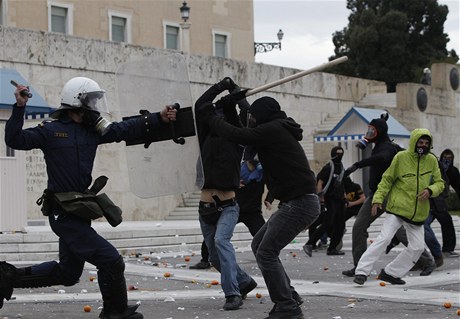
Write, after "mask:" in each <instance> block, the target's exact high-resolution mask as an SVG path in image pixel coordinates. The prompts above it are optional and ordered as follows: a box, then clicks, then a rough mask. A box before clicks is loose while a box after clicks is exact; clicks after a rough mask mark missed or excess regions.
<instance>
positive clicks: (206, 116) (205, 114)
mask: <svg viewBox="0 0 460 319" xmlns="http://www.w3.org/2000/svg"><path fill="white" fill-rule="evenodd" d="M195 113H196V116H197V120H198V121H200V122H205V123H207V122H209V120H210V119H211V118H212V117H213V116H215V115H216V112H215V110H214V105H213V104H212V102H206V103H203V104H202V105H200V106H199V107H197V108H196V110H195Z"/></svg>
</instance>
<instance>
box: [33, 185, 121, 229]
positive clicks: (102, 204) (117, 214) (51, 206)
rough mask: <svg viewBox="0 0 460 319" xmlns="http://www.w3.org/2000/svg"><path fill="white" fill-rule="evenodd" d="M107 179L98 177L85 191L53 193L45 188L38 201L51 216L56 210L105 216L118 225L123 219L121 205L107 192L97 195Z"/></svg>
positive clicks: (114, 224) (89, 215)
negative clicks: (113, 200) (114, 201)
mask: <svg viewBox="0 0 460 319" xmlns="http://www.w3.org/2000/svg"><path fill="white" fill-rule="evenodd" d="M107 180H108V178H107V177H105V176H100V177H98V178H97V179H96V180H95V181H94V184H93V186H92V187H91V188H90V189H88V190H86V191H85V192H83V193H80V192H65V193H53V192H51V191H49V190H48V189H45V190H44V191H43V195H42V196H41V197H40V198H39V199H37V202H36V203H37V205H39V206H40V205H42V208H41V211H42V213H43V215H44V216H49V215H50V213H53V212H54V211H56V210H58V211H60V212H62V213H64V214H70V215H74V216H78V217H80V218H83V219H98V218H101V217H102V216H104V217H105V218H106V219H107V221H108V222H109V224H110V225H112V226H113V227H116V226H118V225H119V224H120V223H121V222H122V220H123V218H122V215H121V214H122V211H121V209H120V207H118V206H116V205H115V204H114V203H113V202H112V200H111V199H110V198H109V197H108V196H107V194H105V193H103V194H99V195H96V194H97V193H98V192H99V191H100V190H101V189H102V188H103V187H104V186H105V184H106V183H107Z"/></svg>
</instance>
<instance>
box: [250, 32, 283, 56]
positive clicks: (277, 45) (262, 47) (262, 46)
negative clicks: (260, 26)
mask: <svg viewBox="0 0 460 319" xmlns="http://www.w3.org/2000/svg"><path fill="white" fill-rule="evenodd" d="M276 36H277V37H278V42H254V55H256V54H257V53H266V52H270V51H272V50H273V49H279V50H281V40H283V36H284V32H283V30H281V29H280V30H279V31H278V33H277V34H276Z"/></svg>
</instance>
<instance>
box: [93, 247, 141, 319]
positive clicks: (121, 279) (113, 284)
mask: <svg viewBox="0 0 460 319" xmlns="http://www.w3.org/2000/svg"><path fill="white" fill-rule="evenodd" d="M124 271H125V263H124V261H123V257H121V256H120V258H119V259H118V260H117V261H116V262H115V263H114V264H113V265H109V266H107V267H104V268H100V269H99V270H98V272H97V276H98V282H99V289H100V290H101V294H102V300H103V307H104V308H103V310H102V312H101V314H100V315H99V318H101V319H142V318H144V316H143V315H142V314H140V313H138V312H136V310H137V307H139V306H138V305H134V306H128V292H127V290H126V280H125V275H124Z"/></svg>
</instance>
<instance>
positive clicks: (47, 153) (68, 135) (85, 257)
mask: <svg viewBox="0 0 460 319" xmlns="http://www.w3.org/2000/svg"><path fill="white" fill-rule="evenodd" d="M24 109H25V107H17V106H16V105H14V106H13V112H12V115H11V117H10V119H9V120H8V122H7V124H6V127H5V141H6V144H7V145H8V146H9V147H11V148H14V149H18V150H31V149H34V148H39V149H41V150H42V151H43V153H44V157H45V161H46V167H47V173H48V191H49V192H50V193H60V192H71V191H72V192H84V191H85V190H86V189H88V187H89V186H90V184H91V181H92V177H91V172H92V169H93V164H94V158H95V156H96V150H97V147H98V146H99V145H100V144H105V143H112V142H120V141H123V140H136V139H139V138H142V136H143V134H144V129H145V119H141V118H135V119H129V120H126V121H122V122H118V123H116V122H114V123H112V124H111V125H110V127H109V130H108V132H107V133H106V134H104V135H103V136H101V135H100V134H99V133H98V132H97V131H96V130H95V129H94V128H92V127H88V126H85V125H84V124H78V123H76V122H74V121H73V120H72V119H71V118H70V117H69V114H68V111H67V112H63V111H61V114H60V116H59V119H57V120H54V121H45V122H42V123H41V124H40V125H38V126H37V127H33V128H28V129H24V130H23V129H22V127H23V124H24ZM148 120H149V122H150V128H152V127H153V128H158V127H161V125H165V124H162V122H161V118H160V116H159V113H155V114H150V116H149V118H148ZM49 223H50V226H51V228H52V230H53V231H54V232H55V233H56V235H57V236H59V262H56V261H48V262H44V263H41V264H37V265H33V266H31V267H27V268H22V269H18V277H17V280H15V281H14V283H13V286H14V288H26V287H44V286H51V285H65V286H71V285H74V284H76V283H77V282H78V281H79V278H80V276H81V274H82V271H83V266H84V263H85V262H89V263H91V264H93V265H95V266H96V267H97V269H98V283H99V287H100V290H101V294H102V298H103V302H104V310H103V313H102V314H101V318H110V319H111V318H130V319H131V318H133V319H138V318H142V315H141V314H140V313H137V312H135V310H136V308H137V306H132V307H131V306H127V292H126V282H125V278H124V269H125V264H124V262H123V258H122V257H121V256H120V254H119V253H118V251H117V249H116V248H115V247H114V246H113V245H112V244H110V243H109V242H108V241H107V240H106V239H104V238H103V237H101V236H100V235H99V234H97V233H96V231H95V230H94V229H93V228H92V227H91V220H86V219H82V218H80V217H77V216H74V215H69V214H65V213H64V212H63V211H62V210H61V209H59V207H58V206H57V205H52V206H51V208H50V211H49ZM0 297H1V296H0ZM4 297H5V296H4ZM1 299H3V298H1ZM7 299H9V298H7ZM104 312H105V314H104ZM112 314H115V315H112Z"/></svg>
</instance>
